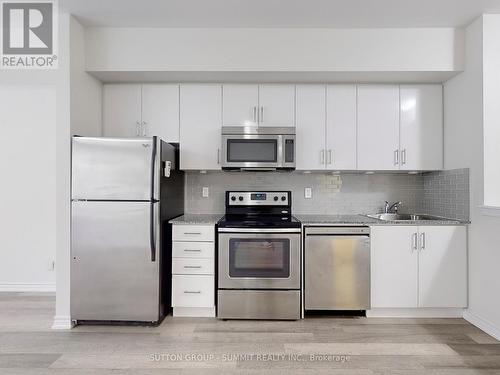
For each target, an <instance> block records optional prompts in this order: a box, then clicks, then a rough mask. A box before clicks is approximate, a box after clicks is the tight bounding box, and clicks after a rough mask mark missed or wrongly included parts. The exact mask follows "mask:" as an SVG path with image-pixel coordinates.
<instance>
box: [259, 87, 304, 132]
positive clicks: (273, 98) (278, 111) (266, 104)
mask: <svg viewBox="0 0 500 375" xmlns="http://www.w3.org/2000/svg"><path fill="white" fill-rule="evenodd" d="M259 106H260V108H259V125H260V126H295V86H294V85H271V84H269V85H260V86H259Z"/></svg>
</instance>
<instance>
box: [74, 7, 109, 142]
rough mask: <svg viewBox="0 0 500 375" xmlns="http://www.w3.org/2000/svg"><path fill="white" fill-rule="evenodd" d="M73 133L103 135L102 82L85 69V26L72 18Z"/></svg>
mask: <svg viewBox="0 0 500 375" xmlns="http://www.w3.org/2000/svg"><path fill="white" fill-rule="evenodd" d="M70 62H71V66H70V89H71V133H72V134H78V135H82V136H100V135H102V124H101V121H102V83H101V82H100V81H98V80H97V79H96V78H94V77H92V76H91V75H90V74H88V73H87V72H86V71H85V29H84V28H83V26H82V25H81V24H80V23H79V22H78V21H77V20H76V19H75V18H74V17H71V18H70Z"/></svg>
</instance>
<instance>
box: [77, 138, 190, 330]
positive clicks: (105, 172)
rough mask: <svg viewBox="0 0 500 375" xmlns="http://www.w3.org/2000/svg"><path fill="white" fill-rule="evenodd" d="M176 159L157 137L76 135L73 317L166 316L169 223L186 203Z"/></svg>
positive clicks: (153, 320) (144, 319)
mask: <svg viewBox="0 0 500 375" xmlns="http://www.w3.org/2000/svg"><path fill="white" fill-rule="evenodd" d="M177 157H178V152H177V149H176V147H174V146H173V145H170V144H167V143H165V142H162V141H161V140H160V139H158V138H156V137H152V138H88V137H78V136H75V137H73V142H72V204H71V206H72V207H71V209H72V213H71V217H72V222H71V317H72V319H73V320H75V321H77V322H79V323H82V322H86V321H119V322H120V321H121V322H124V321H129V322H147V323H153V324H154V323H159V322H160V321H161V320H162V318H163V316H164V315H165V314H166V313H167V310H168V309H169V308H170V289H171V288H170V282H171V276H170V273H171V272H170V267H171V266H170V264H171V263H170V259H171V256H170V252H171V230H170V228H169V225H168V224H167V222H168V220H169V219H171V218H173V217H176V216H179V215H181V214H182V213H183V208H184V175H183V173H182V172H181V171H179V170H178V165H179V163H178V160H177Z"/></svg>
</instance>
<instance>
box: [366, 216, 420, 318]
mask: <svg viewBox="0 0 500 375" xmlns="http://www.w3.org/2000/svg"><path fill="white" fill-rule="evenodd" d="M417 232H418V228H417V227H416V226H373V227H371V300H372V308H412V307H417V290H418V287H417V282H418V257H417V251H418V250H417V249H415V243H414V238H415V233H417Z"/></svg>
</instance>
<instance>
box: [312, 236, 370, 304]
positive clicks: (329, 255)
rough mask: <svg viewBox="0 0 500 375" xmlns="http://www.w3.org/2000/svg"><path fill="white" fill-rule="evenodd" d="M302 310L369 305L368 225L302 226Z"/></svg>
mask: <svg viewBox="0 0 500 375" xmlns="http://www.w3.org/2000/svg"><path fill="white" fill-rule="evenodd" d="M304 258H305V278H304V289H305V291H304V294H305V306H304V307H305V310H367V309H370V228H369V227H365V226H337V227H306V228H305V248H304Z"/></svg>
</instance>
